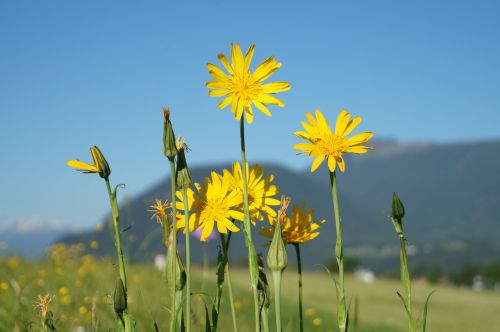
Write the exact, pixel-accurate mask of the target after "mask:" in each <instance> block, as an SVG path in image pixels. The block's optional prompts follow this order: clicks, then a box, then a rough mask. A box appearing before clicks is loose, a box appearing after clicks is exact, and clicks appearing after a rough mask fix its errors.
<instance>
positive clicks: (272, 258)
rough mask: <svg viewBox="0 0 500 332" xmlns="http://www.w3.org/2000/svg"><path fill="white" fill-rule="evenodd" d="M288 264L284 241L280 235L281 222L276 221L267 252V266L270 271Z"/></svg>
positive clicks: (283, 267)
mask: <svg viewBox="0 0 500 332" xmlns="http://www.w3.org/2000/svg"><path fill="white" fill-rule="evenodd" d="M287 264H288V258H287V255H286V250H285V243H284V242H283V237H282V236H281V222H280V221H279V220H278V221H277V222H276V227H275V228H274V235H273V240H272V241H271V246H270V247H269V252H268V254H267V266H268V267H269V268H270V269H271V270H272V271H283V270H284V269H285V268H286V266H287Z"/></svg>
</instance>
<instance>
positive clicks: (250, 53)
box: [245, 44, 255, 71]
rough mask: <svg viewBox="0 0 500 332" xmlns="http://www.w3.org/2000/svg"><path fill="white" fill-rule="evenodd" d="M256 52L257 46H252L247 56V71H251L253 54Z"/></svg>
mask: <svg viewBox="0 0 500 332" xmlns="http://www.w3.org/2000/svg"><path fill="white" fill-rule="evenodd" d="M254 51H255V45H254V44H252V45H250V47H249V48H248V50H247V53H246V54H245V71H248V70H249V69H250V63H251V62H252V57H253V52H254Z"/></svg>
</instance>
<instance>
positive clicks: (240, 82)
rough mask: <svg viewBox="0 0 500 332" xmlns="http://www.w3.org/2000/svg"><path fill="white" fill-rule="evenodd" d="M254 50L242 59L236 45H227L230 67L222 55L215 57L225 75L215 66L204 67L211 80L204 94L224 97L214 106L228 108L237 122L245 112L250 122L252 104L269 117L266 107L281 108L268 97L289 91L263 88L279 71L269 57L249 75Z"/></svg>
mask: <svg viewBox="0 0 500 332" xmlns="http://www.w3.org/2000/svg"><path fill="white" fill-rule="evenodd" d="M254 50H255V46H254V45H253V44H252V45H250V47H249V48H248V50H247V52H246V54H245V56H243V52H242V51H241V48H240V45H238V44H231V63H229V61H228V59H227V58H226V56H225V55H224V54H222V53H220V54H218V55H217V57H218V58H219V60H220V62H221V63H222V66H223V68H224V69H225V70H226V71H227V74H226V72H224V71H223V70H222V69H220V68H219V67H217V66H216V65H213V64H211V63H208V64H207V69H208V73H209V74H210V76H212V78H213V79H214V80H213V81H210V82H207V83H206V84H205V86H206V87H207V88H209V89H211V90H209V91H208V94H209V95H210V96H212V97H224V99H223V100H222V101H221V102H220V103H219V105H218V107H219V109H223V108H225V107H226V106H228V105H231V107H230V110H231V112H232V113H234V115H235V118H236V119H237V120H241V117H242V116H243V111H245V118H246V120H247V122H248V123H252V121H253V109H252V104H254V105H255V107H257V108H258V109H259V110H260V111H262V112H263V113H264V114H265V115H267V116H271V112H270V111H269V109H268V108H267V107H266V104H270V105H276V106H279V107H283V106H285V104H284V103H283V102H282V101H281V100H279V99H277V98H276V97H274V96H272V94H275V93H278V92H282V91H287V90H289V89H290V85H289V84H288V83H287V82H273V83H266V84H263V82H264V81H265V80H266V79H268V78H269V77H270V76H271V75H272V74H273V73H274V72H275V71H276V70H277V69H278V68H280V67H281V63H280V62H277V61H276V60H275V59H274V57H273V56H271V57H269V58H267V59H266V60H265V61H264V62H262V63H261V64H260V65H259V66H257V68H256V69H255V70H254V72H253V73H251V72H250V63H251V62H252V57H253V53H254Z"/></svg>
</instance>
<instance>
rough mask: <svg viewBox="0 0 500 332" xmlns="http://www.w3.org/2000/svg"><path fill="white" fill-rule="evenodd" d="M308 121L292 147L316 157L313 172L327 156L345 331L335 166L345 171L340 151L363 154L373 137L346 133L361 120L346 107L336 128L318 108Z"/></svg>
mask: <svg viewBox="0 0 500 332" xmlns="http://www.w3.org/2000/svg"><path fill="white" fill-rule="evenodd" d="M306 117H307V119H308V120H309V123H307V122H305V121H303V122H302V126H303V127H304V131H297V132H295V133H294V134H295V135H296V136H298V137H299V138H302V139H304V140H306V141H307V142H306V143H299V144H296V145H295V146H294V149H297V150H300V151H302V152H301V153H306V154H308V155H309V156H310V157H313V158H315V159H314V161H313V163H312V166H311V172H314V171H316V170H317V169H318V167H319V166H320V165H321V164H322V163H323V161H324V160H325V159H326V160H327V164H328V170H329V175H330V187H331V191H332V201H333V210H334V217H335V231H336V238H335V259H336V261H337V265H338V270H339V276H338V280H336V281H335V286H336V289H337V305H338V310H337V324H338V327H339V330H340V331H341V332H344V331H347V328H348V312H347V305H346V300H345V291H344V257H343V249H342V223H341V218H340V208H339V200H338V193H337V178H336V172H335V170H336V168H337V166H338V169H340V171H341V172H344V171H345V161H344V158H343V156H342V154H343V153H354V154H364V153H366V152H368V150H370V147H368V146H366V145H365V144H366V143H368V141H369V140H370V139H371V138H372V137H373V133H371V132H364V133H360V134H357V135H354V136H352V137H347V135H349V134H350V133H351V132H352V131H353V130H354V128H356V127H357V126H358V124H359V123H360V122H361V117H359V116H355V117H353V118H352V119H351V115H350V114H349V112H347V111H346V110H342V111H341V112H340V114H339V115H338V117H337V121H336V123H335V131H332V129H331V128H330V125H329V124H328V121H327V120H326V119H325V117H324V116H323V113H321V111H320V110H316V117H314V116H313V115H312V114H310V113H306Z"/></svg>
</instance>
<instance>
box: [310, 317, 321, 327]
mask: <svg viewBox="0 0 500 332" xmlns="http://www.w3.org/2000/svg"><path fill="white" fill-rule="evenodd" d="M321 323H323V321H322V320H321V318H319V317H316V318H314V319H313V321H312V324H313V325H314V326H321Z"/></svg>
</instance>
